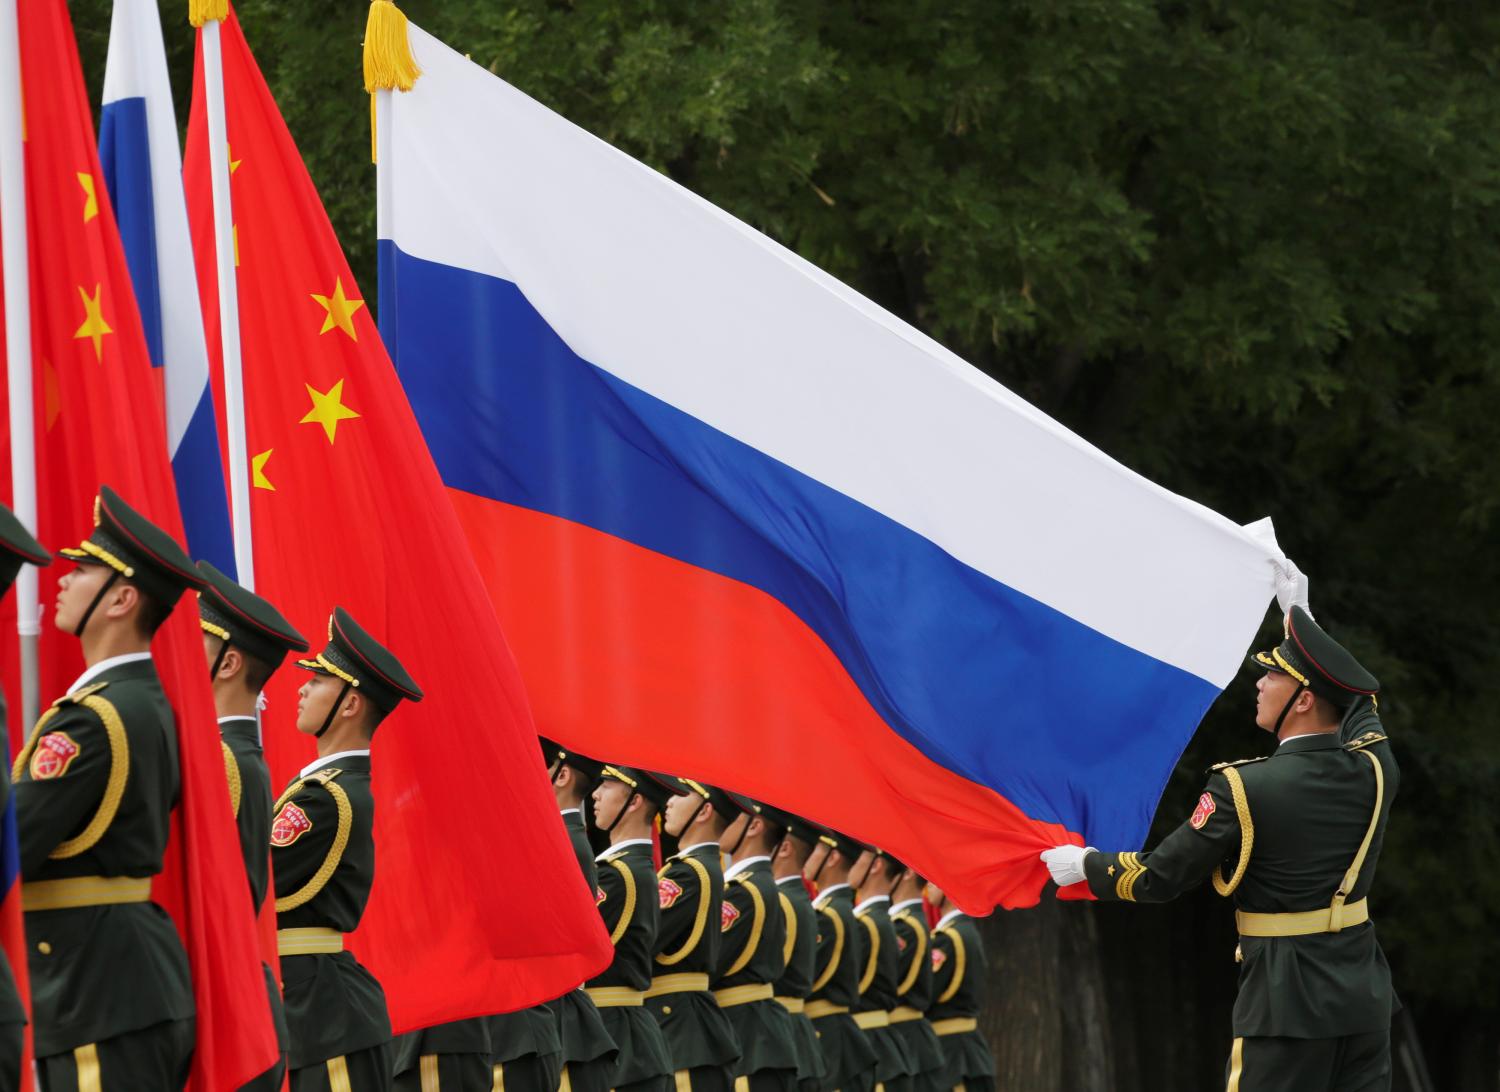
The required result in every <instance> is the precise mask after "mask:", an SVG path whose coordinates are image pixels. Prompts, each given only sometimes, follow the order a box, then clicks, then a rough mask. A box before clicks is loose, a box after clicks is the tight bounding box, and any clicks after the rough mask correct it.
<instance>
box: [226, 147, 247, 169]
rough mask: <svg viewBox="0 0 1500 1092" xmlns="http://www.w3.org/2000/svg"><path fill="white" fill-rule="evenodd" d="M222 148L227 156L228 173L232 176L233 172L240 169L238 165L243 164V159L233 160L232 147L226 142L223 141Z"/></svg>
mask: <svg viewBox="0 0 1500 1092" xmlns="http://www.w3.org/2000/svg"><path fill="white" fill-rule="evenodd" d="M224 148H225V151H226V153H227V154H228V156H229V173H230V174H233V173H234V172H235V171H237V170H239V169H240V164H241V163H243V162H245V161H244V160H243V159H236V158H234V145H233V144H230V143H229V142H228V141H225V143H224Z"/></svg>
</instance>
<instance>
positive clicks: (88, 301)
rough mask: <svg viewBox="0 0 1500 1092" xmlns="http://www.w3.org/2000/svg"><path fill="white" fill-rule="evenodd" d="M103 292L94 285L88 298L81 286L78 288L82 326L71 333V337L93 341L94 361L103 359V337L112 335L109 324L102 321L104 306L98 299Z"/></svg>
mask: <svg viewBox="0 0 1500 1092" xmlns="http://www.w3.org/2000/svg"><path fill="white" fill-rule="evenodd" d="M103 291H104V289H103V286H102V285H98V284H96V285H94V294H93V295H92V296H90V295H89V294H88V293H87V292H85V291H84V290H83V285H81V284H80V285H79V286H78V296H79V298H80V299H82V300H83V325H82V326H80V327H78V329H77V330H75V331H73V337H74V338H82V337H86V338H92V339H93V342H94V359H95V360H103V359H104V346H103V341H104V335H105V334H112V333H114V330H113V329H112V328H111V327H110V325H109V323H107V322H105V321H104V305H103V304H102V303H101V302H100V299H99V298H100V296H101V295H103Z"/></svg>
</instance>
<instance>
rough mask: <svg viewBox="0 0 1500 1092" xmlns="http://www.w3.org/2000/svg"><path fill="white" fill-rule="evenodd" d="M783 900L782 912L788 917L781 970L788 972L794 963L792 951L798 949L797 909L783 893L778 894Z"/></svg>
mask: <svg viewBox="0 0 1500 1092" xmlns="http://www.w3.org/2000/svg"><path fill="white" fill-rule="evenodd" d="M776 897H777V898H778V899H780V900H781V912H782V913H783V914H785V915H786V943H785V944H783V945H782V946H781V969H782V970H786V968H787V966H788V965H789V964H790V963H791V962H792V950H793V949H794V948H796V947H797V908H796V907H794V906H793V905H792V900H791V899H789V898H787V897H786V895H784V894H783V893H782V892H780V891H778V892H776Z"/></svg>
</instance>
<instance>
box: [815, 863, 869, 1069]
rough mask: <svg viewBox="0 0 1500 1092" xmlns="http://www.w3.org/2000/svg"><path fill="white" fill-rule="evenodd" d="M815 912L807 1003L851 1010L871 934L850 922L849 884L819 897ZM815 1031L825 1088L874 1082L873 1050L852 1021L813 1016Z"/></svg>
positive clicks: (856, 1000)
mask: <svg viewBox="0 0 1500 1092" xmlns="http://www.w3.org/2000/svg"><path fill="white" fill-rule="evenodd" d="M813 909H814V910H816V911H817V914H818V917H817V922H818V934H817V948H816V951H815V953H814V965H813V981H812V990H811V992H810V993H809V994H808V1000H809V1002H817V1001H823V1002H826V1003H827V1004H830V1005H836V1006H839V1007H842V1008H847V1009H852V1008H853V1007H854V1006H855V1005H857V1004H858V1003H859V979H860V974H861V972H862V971H863V969H864V966H865V961H866V958H867V956H868V948H869V934H868V933H867V932H866V931H865V928H864V927H863V926H862V925H860V924H859V923H858V922H857V921H856V920H855V918H854V892H853V890H852V889H850V887H849V886H848V885H847V884H844V885H842V886H839V887H838V888H837V890H830V891H823V892H820V893H819V894H818V897H817V899H816V900H815V901H814V902H813ZM813 1026H814V1027H815V1028H816V1029H817V1032H818V1043H819V1046H820V1047H821V1048H822V1051H823V1064H824V1066H825V1068H826V1069H827V1072H826V1074H825V1075H824V1078H823V1087H824V1088H843V1087H845V1086H860V1085H862V1084H864V1083H873V1075H874V1071H875V1051H874V1049H873V1048H872V1047H871V1046H870V1043H869V1040H868V1039H867V1038H866V1036H865V1033H864V1032H862V1031H861V1030H860V1029H859V1028H858V1026H856V1024H855V1023H854V1018H853V1017H852V1016H850V1015H849V1014H848V1013H842V1014H834V1015H828V1016H816V1017H813Z"/></svg>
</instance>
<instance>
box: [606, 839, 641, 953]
mask: <svg viewBox="0 0 1500 1092" xmlns="http://www.w3.org/2000/svg"><path fill="white" fill-rule="evenodd" d="M609 864H610V865H611V867H613V868H614V869H615V871H616V872H618V873H619V874H620V878H621V879H622V880H624V881H625V908H624V909H623V910H621V911H620V920H619V921H617V922H615V927H614V929H612V930H611V931H610V934H609V942H610V943H611V944H619V943H620V938H621V937H623V936H624V935H625V930H626V929H628V928H630V919H631V917H632V916H634V914H635V877H634V876H633V875H631V873H630V866H629V865H627V864H626V863H625V862H624V861H622V860H620V859H619V858H618V857H617V858H615V859H614V860H612V861H610V862H609Z"/></svg>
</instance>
